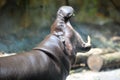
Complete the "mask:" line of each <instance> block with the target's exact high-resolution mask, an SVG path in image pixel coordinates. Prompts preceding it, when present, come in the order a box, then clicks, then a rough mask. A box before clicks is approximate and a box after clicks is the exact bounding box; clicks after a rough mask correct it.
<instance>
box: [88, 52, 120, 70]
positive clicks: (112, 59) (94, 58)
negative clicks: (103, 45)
mask: <svg viewBox="0 0 120 80" xmlns="http://www.w3.org/2000/svg"><path fill="white" fill-rule="evenodd" d="M87 65H88V67H89V68H90V69H91V70H93V71H100V70H101V69H105V68H115V67H120V53H119V52H116V53H112V54H111V53H110V54H105V55H91V56H89V58H88V60H87Z"/></svg>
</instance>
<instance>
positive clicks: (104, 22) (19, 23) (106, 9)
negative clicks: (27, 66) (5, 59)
mask: <svg viewBox="0 0 120 80" xmlns="http://www.w3.org/2000/svg"><path fill="white" fill-rule="evenodd" d="M63 5H70V6H72V7H73V8H74V9H75V14H76V16H75V17H74V18H72V20H71V22H72V25H73V26H74V27H75V29H76V30H77V31H78V32H79V33H80V34H81V35H82V37H83V38H84V39H86V35H88V34H89V35H90V36H91V37H92V44H93V47H100V48H114V49H115V50H119V47H120V45H118V43H119V42H120V40H119V37H120V0H0V51H5V52H22V51H27V50H30V49H32V48H33V47H34V46H35V45H37V44H38V43H39V42H40V41H41V40H43V38H44V37H45V36H46V35H47V34H48V33H49V31H50V26H51V25H52V23H53V21H54V20H55V18H56V12H57V10H58V8H59V7H60V6H63ZM116 37H117V39H116ZM114 38H115V39H114Z"/></svg>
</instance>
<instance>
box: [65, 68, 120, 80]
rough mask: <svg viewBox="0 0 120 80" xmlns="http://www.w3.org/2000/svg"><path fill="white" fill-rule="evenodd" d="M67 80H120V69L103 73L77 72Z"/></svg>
mask: <svg viewBox="0 0 120 80" xmlns="http://www.w3.org/2000/svg"><path fill="white" fill-rule="evenodd" d="M66 80H120V69H115V70H109V71H101V72H93V71H83V72H77V73H74V74H70V75H69V76H68V77H67V79H66Z"/></svg>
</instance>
